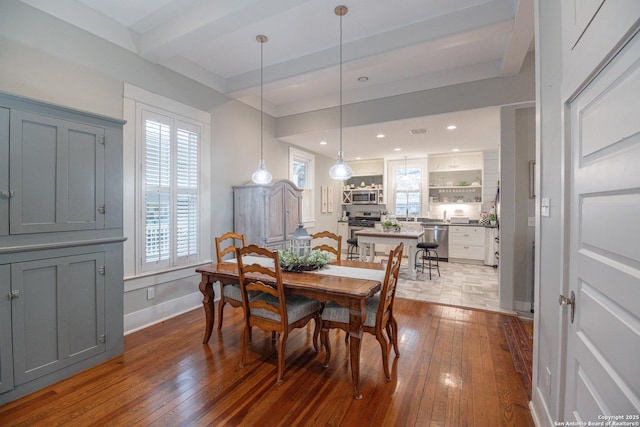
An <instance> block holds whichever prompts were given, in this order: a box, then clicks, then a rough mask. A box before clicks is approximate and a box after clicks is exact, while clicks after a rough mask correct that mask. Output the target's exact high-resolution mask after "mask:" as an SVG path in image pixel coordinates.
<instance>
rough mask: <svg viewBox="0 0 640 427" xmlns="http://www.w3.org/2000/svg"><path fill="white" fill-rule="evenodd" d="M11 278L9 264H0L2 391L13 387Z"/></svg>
mask: <svg viewBox="0 0 640 427" xmlns="http://www.w3.org/2000/svg"><path fill="white" fill-rule="evenodd" d="M10 278H11V276H10V267H9V265H0V393H4V392H5V391H8V390H11V389H12V388H13V360H12V359H13V357H12V350H11V348H12V344H11V300H10V299H9V298H8V297H7V296H8V295H9V292H11V280H10Z"/></svg>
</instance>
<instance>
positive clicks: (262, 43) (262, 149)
mask: <svg viewBox="0 0 640 427" xmlns="http://www.w3.org/2000/svg"><path fill="white" fill-rule="evenodd" d="M263 52H264V42H260V161H261V162H262V161H263V160H264V148H263V146H262V134H263V133H264V131H263V130H262V120H263V116H264V114H263V113H262V103H263V102H262V68H263V66H262V57H263Z"/></svg>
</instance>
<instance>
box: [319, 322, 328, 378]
mask: <svg viewBox="0 0 640 427" xmlns="http://www.w3.org/2000/svg"><path fill="white" fill-rule="evenodd" d="M320 342H321V343H322V345H323V346H324V350H325V356H324V363H323V364H322V366H323V367H324V368H328V367H329V359H331V344H329V328H326V327H325V326H324V325H323V326H322V331H321V332H320Z"/></svg>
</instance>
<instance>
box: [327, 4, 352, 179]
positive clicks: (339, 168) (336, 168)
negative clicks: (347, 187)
mask: <svg viewBox="0 0 640 427" xmlns="http://www.w3.org/2000/svg"><path fill="white" fill-rule="evenodd" d="M348 11H349V9H347V6H338V7H336V8H335V10H334V12H335V14H336V15H338V16H339V17H340V151H338V161H337V162H336V163H335V164H334V165H333V166H331V169H329V175H331V178H333V179H339V180H342V181H344V180H346V179H349V178H351V175H352V174H353V171H352V170H351V167H350V166H349V165H348V164H346V163H345V162H344V158H343V152H342V17H343V16H344V15H346V14H347V12H348Z"/></svg>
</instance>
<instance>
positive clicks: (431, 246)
mask: <svg viewBox="0 0 640 427" xmlns="http://www.w3.org/2000/svg"><path fill="white" fill-rule="evenodd" d="M438 246H440V245H438V243H436V242H420V243H418V245H417V248H418V250H417V251H416V256H415V260H414V262H415V266H416V268H418V267H421V268H422V273H424V266H425V264H426V262H425V260H426V261H428V262H429V265H428V266H427V268H428V269H429V280H431V269H432V268H433V267H434V265H433V264H432V262H435V268H436V269H437V270H438V277H440V263H439V261H438V251H436V249H438ZM418 255H420V263H419V264H418Z"/></svg>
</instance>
